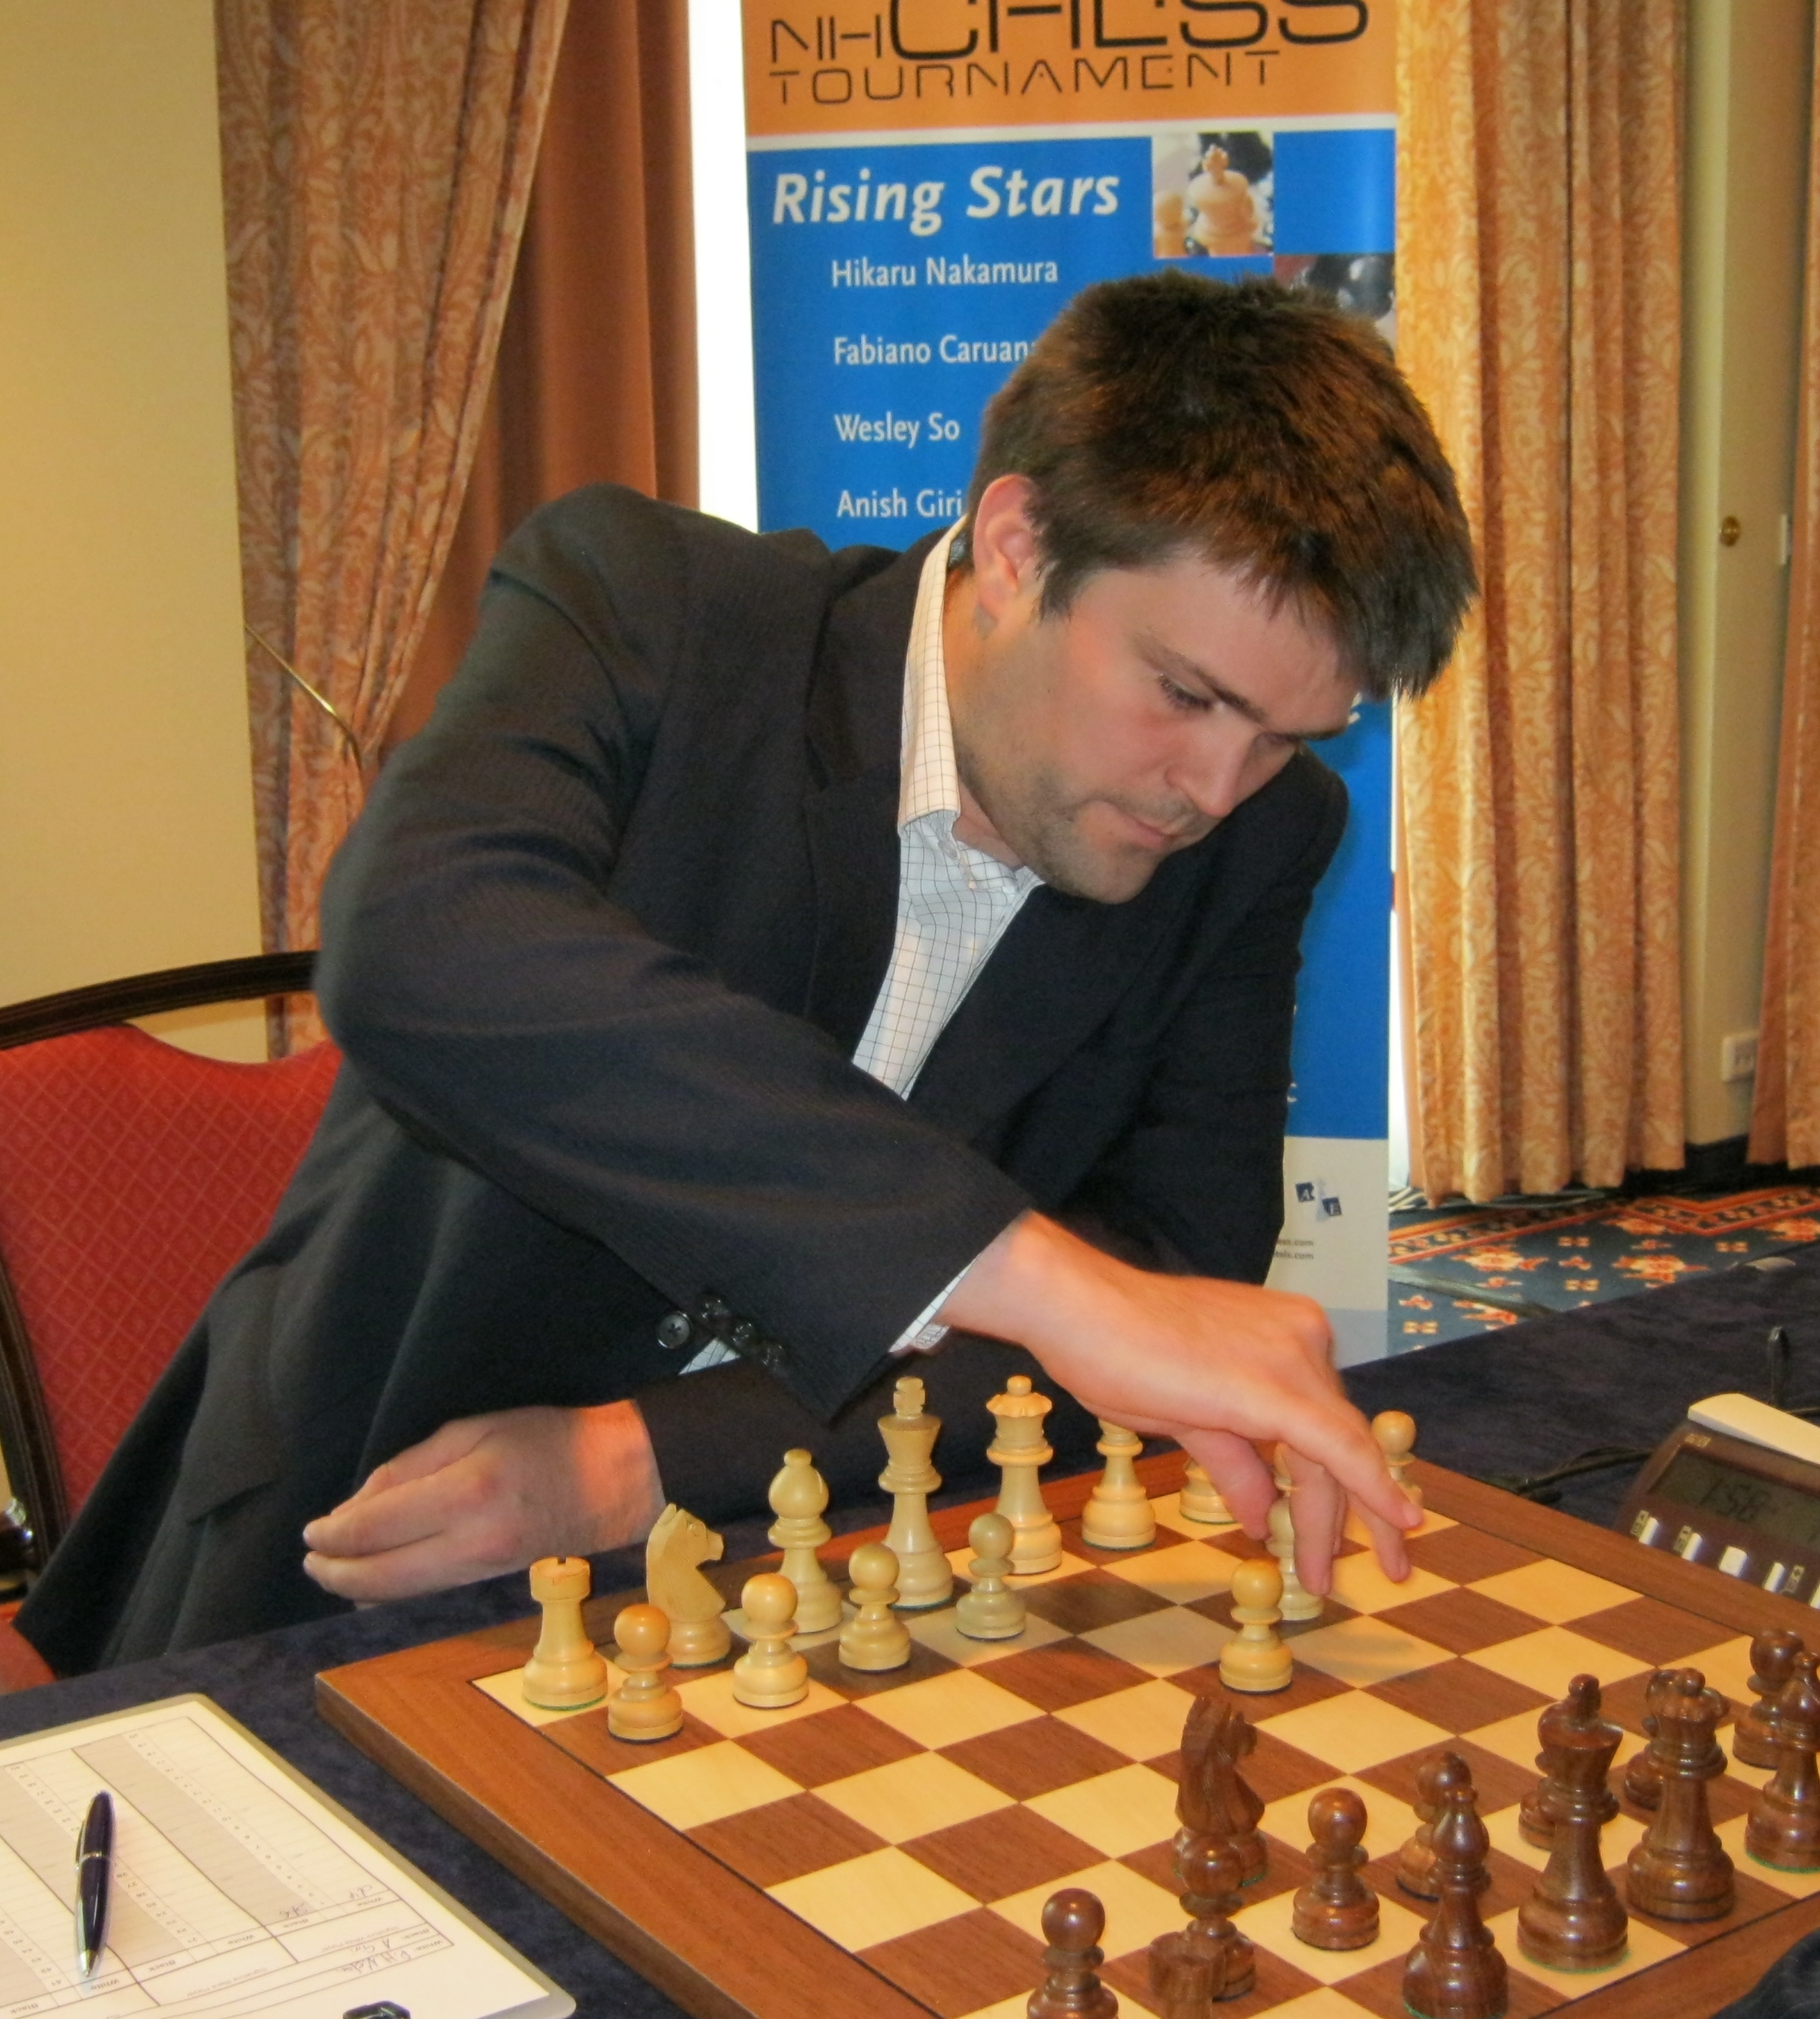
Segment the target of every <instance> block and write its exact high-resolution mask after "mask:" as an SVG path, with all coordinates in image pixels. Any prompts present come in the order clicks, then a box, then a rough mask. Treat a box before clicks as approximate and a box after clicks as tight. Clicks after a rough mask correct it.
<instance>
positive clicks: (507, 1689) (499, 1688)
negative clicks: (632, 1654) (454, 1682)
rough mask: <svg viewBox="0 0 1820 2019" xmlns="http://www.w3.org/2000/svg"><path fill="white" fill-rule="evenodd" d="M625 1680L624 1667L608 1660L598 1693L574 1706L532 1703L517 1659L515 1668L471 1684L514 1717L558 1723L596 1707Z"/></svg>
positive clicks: (481, 1677) (543, 1722) (528, 1722)
mask: <svg viewBox="0 0 1820 2019" xmlns="http://www.w3.org/2000/svg"><path fill="white" fill-rule="evenodd" d="M624 1681H625V1670H624V1669H618V1668H615V1666H614V1665H613V1663H612V1662H608V1663H607V1680H606V1683H605V1684H604V1687H602V1689H601V1691H600V1695H599V1696H597V1697H596V1698H595V1699H594V1700H593V1702H592V1703H586V1704H578V1705H576V1706H575V1709H574V1710H546V1709H544V1707H543V1705H542V1704H534V1703H532V1702H531V1701H530V1700H529V1699H528V1698H527V1697H526V1695H525V1694H524V1665H523V1664H522V1663H520V1665H519V1666H518V1667H517V1668H516V1669H502V1670H501V1671H500V1673H499V1674H498V1675H496V1676H480V1677H478V1678H477V1680H476V1681H475V1684H474V1687H475V1688H476V1689H477V1690H479V1691H480V1692H481V1694H482V1695H485V1696H489V1697H491V1698H492V1699H493V1701H494V1702H495V1703H496V1704H499V1705H503V1706H504V1708H505V1709H507V1710H509V1711H510V1712H511V1713H512V1715H513V1716H514V1717H519V1718H522V1719H523V1720H524V1722H525V1723H526V1724H529V1725H545V1724H563V1723H564V1722H565V1721H566V1720H568V1719H570V1718H571V1717H574V1716H576V1715H577V1714H578V1713H579V1712H581V1711H584V1710H598V1709H600V1706H601V1705H603V1704H604V1703H605V1702H606V1701H607V1695H608V1694H609V1693H610V1692H611V1691H614V1690H616V1689H618V1687H619V1686H620V1684H622V1683H623V1682H624Z"/></svg>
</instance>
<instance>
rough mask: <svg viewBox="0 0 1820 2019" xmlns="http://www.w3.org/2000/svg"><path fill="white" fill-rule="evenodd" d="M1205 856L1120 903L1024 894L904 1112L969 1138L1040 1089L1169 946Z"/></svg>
mask: <svg viewBox="0 0 1820 2019" xmlns="http://www.w3.org/2000/svg"><path fill="white" fill-rule="evenodd" d="M1204 860H1205V849H1195V850H1191V851H1190V852H1189V853H1187V854H1183V855H1180V856H1176V857H1173V859H1172V860H1170V861H1167V862H1166V863H1164V864H1163V865H1162V866H1161V868H1159V869H1158V872H1157V873H1156V875H1155V876H1154V877H1153V878H1152V879H1151V882H1150V883H1149V885H1148V886H1147V888H1146V889H1145V890H1144V891H1143V892H1142V893H1141V894H1140V895H1139V896H1138V897H1134V898H1133V899H1132V900H1131V901H1129V903H1127V904H1095V903H1093V901H1091V900H1089V899H1088V898H1085V897H1064V896H1062V895H1061V894H1060V892H1058V891H1055V890H1050V889H1049V888H1048V887H1047V886H1044V887H1043V888H1042V889H1040V890H1033V891H1031V894H1030V896H1029V897H1028V899H1026V901H1025V902H1024V907H1023V908H1022V910H1021V911H1020V912H1018V914H1017V917H1016V918H1015V919H1013V920H1012V922H1011V923H1010V926H1008V927H1007V928H1006V932H1005V937H1003V938H1002V940H1000V941H999V944H998V945H997V946H996V947H995V948H994V949H993V950H992V957H991V959H988V961H987V962H986V964H985V966H984V967H983V968H982V969H981V970H980V973H979V976H978V978H977V980H976V981H975V982H974V983H973V987H972V988H970V990H969V991H968V992H967V994H966V998H965V999H963V1002H962V1003H961V1006H960V1007H959V1009H957V1010H955V1013H954V1015H953V1016H952V1017H951V1018H950V1019H949V1020H948V1028H946V1029H945V1030H944V1031H943V1032H942V1034H941V1036H940V1037H939V1038H937V1040H936V1042H935V1046H934V1049H933V1050H932V1051H931V1052H930V1054H929V1059H928V1062H927V1064H925V1066H924V1067H923V1072H922V1075H921V1076H920V1078H919V1079H918V1080H917V1082H916V1084H915V1087H913V1088H912V1090H911V1094H910V1104H911V1106H912V1107H914V1108H915V1109H916V1111H918V1113H919V1114H920V1115H923V1116H925V1117H926V1118H927V1119H929V1120H930V1121H931V1122H937V1123H939V1124H940V1125H941V1126H942V1127H944V1128H945V1129H950V1130H952V1132H953V1133H955V1134H956V1135H958V1136H961V1137H963V1139H966V1140H971V1139H972V1138H973V1136H977V1135H978V1134H979V1133H980V1132H981V1129H984V1127H985V1126H986V1125H988V1123H990V1122H992V1121H994V1120H995V1119H996V1118H998V1117H999V1116H1000V1115H1003V1114H1005V1113H1006V1111H1007V1110H1009V1109H1010V1108H1011V1107H1014V1106H1015V1105H1016V1104H1017V1102H1018V1101H1020V1100H1022V1099H1023V1098H1024V1096H1025V1095H1026V1094H1027V1093H1030V1092H1031V1090H1032V1089H1034V1088H1035V1087H1037V1086H1040V1085H1041V1084H1042V1082H1043V1081H1044V1080H1045V1079H1046V1078H1048V1077H1049V1075H1050V1074H1051V1073H1053V1072H1054V1071H1056V1070H1057V1068H1058V1067H1060V1066H1062V1065H1063V1064H1065V1063H1066V1061H1067V1060H1068V1059H1069V1058H1071V1057H1073V1056H1074V1055H1075V1053H1077V1052H1079V1050H1080V1049H1081V1048H1082V1046H1084V1045H1085V1044H1086V1042H1087V1041H1088V1039H1089V1038H1091V1036H1092V1035H1093V1032H1094V1031H1096V1030H1097V1029H1098V1028H1099V1027H1100V1024H1103V1023H1104V1021H1105V1020H1106V1019H1107V1017H1109V1016H1110V1015H1111V1013H1112V1011H1113V1009H1114V1008H1115V1006H1116V1005H1117V1004H1118V1000H1119V999H1120V998H1121V997H1122V995H1124V994H1125V993H1126V991H1127V990H1128V989H1129V988H1130V987H1131V986H1132V985H1133V983H1134V982H1135V981H1137V977H1138V976H1139V975H1140V973H1141V972H1142V971H1143V969H1144V966H1145V963H1146V962H1147V960H1148V959H1151V958H1152V957H1154V956H1155V955H1156V954H1157V953H1158V952H1159V950H1161V949H1163V948H1167V947H1168V946H1169V944H1172V943H1173V940H1174V938H1175V934H1174V932H1173V930H1172V927H1173V925H1174V924H1175V923H1176V921H1177V920H1178V919H1180V915H1181V914H1182V912H1183V910H1184V908H1185V907H1186V905H1187V903H1188V902H1189V901H1190V899H1191V897H1192V895H1193V894H1194V891H1195V886H1196V885H1197V883H1198V881H1199V875H1200V871H1199V863H1200V862H1201V861H1204Z"/></svg>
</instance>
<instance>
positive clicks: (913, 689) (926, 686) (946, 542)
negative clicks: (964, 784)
mask: <svg viewBox="0 0 1820 2019" xmlns="http://www.w3.org/2000/svg"><path fill="white" fill-rule="evenodd" d="M958 531H959V527H956V526H951V527H949V528H948V531H946V532H945V533H944V534H943V535H942V536H941V538H940V539H939V540H937V542H936V543H935V545H934V546H933V547H931V548H930V550H929V552H928V553H926V555H925V556H923V574H922V577H921V579H920V580H919V582H918V584H917V589H916V614H915V616H914V617H913V618H912V619H911V622H910V645H909V649H908V652H907V653H906V654H905V662H904V752H903V782H902V784H901V786H900V787H899V788H898V793H897V832H899V833H900V834H901V833H902V832H904V830H905V828H908V827H910V826H912V825H914V824H915V822H916V821H919V820H924V819H926V818H927V817H929V816H930V814H943V815H945V816H946V818H945V819H944V821H943V823H942V832H944V834H946V833H948V832H950V831H951V830H952V828H953V825H954V822H955V816H956V815H957V814H959V812H960V774H959V771H958V770H956V769H955V761H954V725H953V723H952V720H951V718H950V716H949V715H948V666H947V662H946V660H945V658H944V656H943V653H942V644H941V622H942V613H943V611H944V607H945V604H946V601H947V586H948V549H949V548H950V547H952V546H953V544H954V537H955V534H956V532H958Z"/></svg>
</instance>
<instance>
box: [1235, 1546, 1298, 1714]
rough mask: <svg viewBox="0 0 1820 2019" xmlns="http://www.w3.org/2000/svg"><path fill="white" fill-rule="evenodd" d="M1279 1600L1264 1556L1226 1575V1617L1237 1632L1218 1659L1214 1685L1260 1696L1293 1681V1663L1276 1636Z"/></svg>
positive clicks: (1276, 1578)
mask: <svg viewBox="0 0 1820 2019" xmlns="http://www.w3.org/2000/svg"><path fill="white" fill-rule="evenodd" d="M1282 1595H1283V1580H1282V1577H1281V1576H1280V1575H1278V1571H1277V1567H1276V1565H1275V1564H1274V1563H1272V1562H1271V1560H1270V1559H1269V1558H1268V1557H1252V1558H1250V1559H1249V1560H1247V1561H1245V1562H1244V1563H1242V1564H1240V1565H1239V1567H1238V1569H1237V1570H1235V1571H1234V1572H1233V1573H1232V1616H1233V1618H1234V1619H1235V1620H1236V1621H1237V1622H1238V1628H1239V1630H1238V1635H1237V1637H1235V1638H1234V1639H1233V1640H1228V1641H1227V1644H1226V1645H1225V1647H1224V1649H1223V1650H1222V1651H1221V1652H1220V1681H1221V1682H1223V1683H1224V1684H1225V1685H1226V1687H1227V1688H1228V1689H1229V1690H1244V1691H1248V1692H1249V1693H1253V1694H1256V1695H1262V1694H1263V1693H1264V1692H1266V1691H1271V1690H1285V1689H1287V1688H1288V1687H1289V1684H1290V1683H1291V1681H1292V1680H1293V1679H1294V1676H1295V1673H1296V1665H1295V1661H1294V1658H1293V1657H1292V1655H1290V1653H1289V1649H1288V1648H1287V1647H1285V1646H1284V1645H1283V1644H1282V1639H1281V1638H1280V1637H1279V1636H1278V1633H1277V1621H1278V1618H1280V1617H1281V1615H1280V1614H1279V1613H1278V1611H1277V1602H1278V1600H1279V1599H1281V1598H1282Z"/></svg>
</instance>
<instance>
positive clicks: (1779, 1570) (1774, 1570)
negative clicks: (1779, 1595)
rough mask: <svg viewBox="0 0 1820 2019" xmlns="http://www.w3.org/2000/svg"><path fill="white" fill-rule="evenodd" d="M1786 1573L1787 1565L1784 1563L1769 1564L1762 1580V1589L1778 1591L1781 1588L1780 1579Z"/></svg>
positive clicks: (1787, 1570) (1787, 1572)
mask: <svg viewBox="0 0 1820 2019" xmlns="http://www.w3.org/2000/svg"><path fill="white" fill-rule="evenodd" d="M1788 1574H1789V1567H1788V1565H1787V1564H1771V1565H1770V1567H1769V1570H1768V1572H1767V1575H1765V1577H1764V1581H1763V1588H1764V1590H1765V1591H1780V1590H1781V1589H1782V1580H1783V1579H1784V1578H1786V1576H1787V1575H1788Z"/></svg>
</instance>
